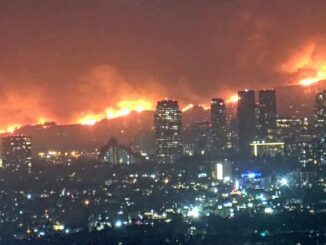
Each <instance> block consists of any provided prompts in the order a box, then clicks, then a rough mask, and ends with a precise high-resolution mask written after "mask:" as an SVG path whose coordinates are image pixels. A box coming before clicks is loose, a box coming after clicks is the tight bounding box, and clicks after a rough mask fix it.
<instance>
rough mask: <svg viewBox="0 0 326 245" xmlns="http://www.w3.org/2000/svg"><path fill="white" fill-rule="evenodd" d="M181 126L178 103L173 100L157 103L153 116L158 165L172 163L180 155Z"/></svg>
mask: <svg viewBox="0 0 326 245" xmlns="http://www.w3.org/2000/svg"><path fill="white" fill-rule="evenodd" d="M181 125H182V123H181V111H180V110H179V105H178V102H177V101H175V100H162V101H159V102H158V103H157V106H156V112H155V114H154V127H155V147H156V157H157V161H158V163H174V162H175V161H176V160H177V159H178V158H180V156H181V155H182V142H181Z"/></svg>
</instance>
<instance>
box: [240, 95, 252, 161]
mask: <svg viewBox="0 0 326 245" xmlns="http://www.w3.org/2000/svg"><path fill="white" fill-rule="evenodd" d="M238 96H239V101H238V111H237V117H238V134H239V152H240V154H242V155H244V156H248V155H250V143H251V142H252V141H253V140H254V139H255V135H256V120H255V92H254V91H253V90H243V91H239V92H238Z"/></svg>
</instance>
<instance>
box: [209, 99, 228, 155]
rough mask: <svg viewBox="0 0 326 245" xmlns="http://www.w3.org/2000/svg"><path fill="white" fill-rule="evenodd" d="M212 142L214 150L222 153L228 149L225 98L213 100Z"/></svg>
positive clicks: (219, 153)
mask: <svg viewBox="0 0 326 245" xmlns="http://www.w3.org/2000/svg"><path fill="white" fill-rule="evenodd" d="M211 125H212V128H211V130H212V131H211V132H212V135H211V139H212V141H211V143H212V150H213V152H215V153H217V154H218V155H222V154H223V152H224V151H225V150H226V144H227V137H226V108H225V103H224V100H223V99H212V101H211Z"/></svg>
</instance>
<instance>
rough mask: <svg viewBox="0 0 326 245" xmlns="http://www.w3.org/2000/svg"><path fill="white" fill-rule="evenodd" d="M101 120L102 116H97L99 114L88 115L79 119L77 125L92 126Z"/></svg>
mask: <svg viewBox="0 0 326 245" xmlns="http://www.w3.org/2000/svg"><path fill="white" fill-rule="evenodd" d="M102 119H103V117H102V115H99V114H89V115H86V116H83V117H82V118H80V119H79V120H78V123H79V124H82V125H88V126H92V125H94V124H95V123H96V122H98V121H100V120H102Z"/></svg>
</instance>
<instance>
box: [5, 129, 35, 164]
mask: <svg viewBox="0 0 326 245" xmlns="http://www.w3.org/2000/svg"><path fill="white" fill-rule="evenodd" d="M1 149H2V159H3V165H4V167H10V168H12V169H20V168H22V167H31V165H32V143H31V138H30V137H28V136H23V135H18V136H7V137H3V138H2V139H1Z"/></svg>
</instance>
